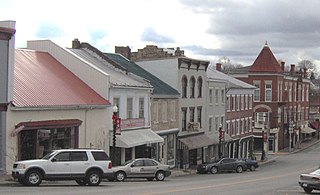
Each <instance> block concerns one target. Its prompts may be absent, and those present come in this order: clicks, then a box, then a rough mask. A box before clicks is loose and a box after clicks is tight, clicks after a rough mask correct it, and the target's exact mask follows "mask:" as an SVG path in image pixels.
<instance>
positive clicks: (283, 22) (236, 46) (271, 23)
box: [180, 0, 320, 63]
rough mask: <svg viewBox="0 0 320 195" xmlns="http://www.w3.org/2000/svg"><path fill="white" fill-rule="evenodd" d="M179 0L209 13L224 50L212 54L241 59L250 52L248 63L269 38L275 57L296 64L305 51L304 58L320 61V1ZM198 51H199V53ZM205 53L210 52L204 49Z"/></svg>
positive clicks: (187, 6) (196, 10)
mask: <svg viewBox="0 0 320 195" xmlns="http://www.w3.org/2000/svg"><path fill="white" fill-rule="evenodd" d="M180 2H181V3H182V4H183V5H184V6H185V8H187V9H190V10H192V11H193V12H194V13H198V14H206V15H208V16H209V18H210V22H209V27H208V29H207V31H206V32H207V33H208V34H211V35H214V36H216V37H218V38H219V39H220V40H221V41H222V47H221V48H222V49H221V50H219V52H212V53H216V54H224V56H228V57H230V58H235V59H242V60H243V59H244V56H245V55H239V54H248V59H247V62H250V57H251V55H252V54H253V53H255V54H256V55H257V54H258V53H259V52H260V50H261V49H262V47H263V45H264V43H265V41H268V43H269V46H270V47H271V48H272V51H273V52H274V54H275V55H276V57H277V58H285V59H284V60H285V61H287V60H289V61H292V62H290V63H297V62H298V61H297V59H298V54H299V55H301V54H303V53H305V54H304V56H302V58H309V59H310V60H319V55H318V54H319V53H320V48H319V45H320V44H319V43H320V41H319V40H320V12H319V11H318V8H319V7H320V1H318V0H307V1H294V0H268V1H266V0H246V1H239V0H210V1H208V0H197V1H194V0H180ZM198 51H200V50H197V51H196V52H198ZM220 52H221V53H220ZM306 52H308V53H306ZM209 53H210V52H209ZM204 54H205V55H207V53H205V52H204ZM250 54H251V55H250ZM240 56H242V57H241V58H240ZM278 56H279V57H278ZM300 57H301V56H300ZM251 63H252V62H251Z"/></svg>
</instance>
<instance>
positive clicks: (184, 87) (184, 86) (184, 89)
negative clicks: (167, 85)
mask: <svg viewBox="0 0 320 195" xmlns="http://www.w3.org/2000/svg"><path fill="white" fill-rule="evenodd" d="M187 86H188V80H187V77H186V76H183V77H182V80H181V87H182V88H181V90H182V91H181V95H182V98H186V97H187Z"/></svg>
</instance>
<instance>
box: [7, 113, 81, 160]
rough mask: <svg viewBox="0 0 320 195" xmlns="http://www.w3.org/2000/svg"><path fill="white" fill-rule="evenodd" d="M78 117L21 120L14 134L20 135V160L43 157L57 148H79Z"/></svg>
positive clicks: (79, 123)
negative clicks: (31, 120) (32, 120)
mask: <svg viewBox="0 0 320 195" xmlns="http://www.w3.org/2000/svg"><path fill="white" fill-rule="evenodd" d="M81 123H82V121H80V120H78V119H70V120H52V121H34V122H21V123H19V124H18V125H16V129H15V131H14V132H13V134H12V136H15V135H17V137H18V160H27V159H35V158H41V157H43V156H44V155H46V154H47V153H48V152H49V151H51V150H55V149H66V148H78V147H79V126H80V125H81Z"/></svg>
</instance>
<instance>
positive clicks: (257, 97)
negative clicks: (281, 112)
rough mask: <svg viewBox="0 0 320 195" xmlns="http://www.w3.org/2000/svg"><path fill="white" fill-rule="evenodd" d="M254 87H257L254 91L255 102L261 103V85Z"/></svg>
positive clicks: (257, 84)
mask: <svg viewBox="0 0 320 195" xmlns="http://www.w3.org/2000/svg"><path fill="white" fill-rule="evenodd" d="M254 86H255V87H256V89H255V90H254V99H253V100H254V101H255V102H259V101H260V84H259V83H256V84H254Z"/></svg>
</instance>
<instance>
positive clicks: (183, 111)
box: [181, 108, 187, 131]
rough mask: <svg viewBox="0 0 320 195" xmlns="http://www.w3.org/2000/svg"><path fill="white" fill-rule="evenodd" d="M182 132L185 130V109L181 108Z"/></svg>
mask: <svg viewBox="0 0 320 195" xmlns="http://www.w3.org/2000/svg"><path fill="white" fill-rule="evenodd" d="M181 114H182V116H181V120H182V121H181V122H182V124H181V125H182V131H185V130H187V108H181Z"/></svg>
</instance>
